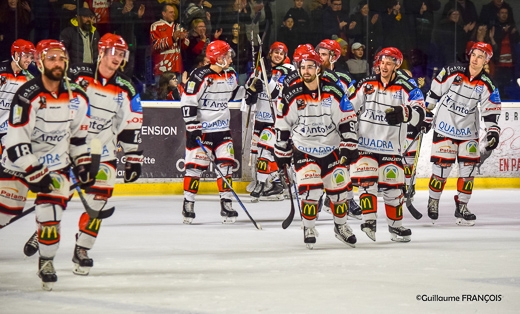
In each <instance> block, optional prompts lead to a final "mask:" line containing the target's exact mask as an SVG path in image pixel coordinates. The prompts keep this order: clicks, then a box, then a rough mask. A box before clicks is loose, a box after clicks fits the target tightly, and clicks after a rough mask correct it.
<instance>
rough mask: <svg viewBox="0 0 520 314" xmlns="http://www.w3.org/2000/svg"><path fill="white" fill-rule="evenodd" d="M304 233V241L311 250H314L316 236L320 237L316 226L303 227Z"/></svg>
mask: <svg viewBox="0 0 520 314" xmlns="http://www.w3.org/2000/svg"><path fill="white" fill-rule="evenodd" d="M303 234H304V238H303V242H304V243H305V245H306V246H307V248H308V249H309V250H312V249H313V248H314V244H315V243H316V237H318V231H316V228H315V227H312V228H307V227H303Z"/></svg>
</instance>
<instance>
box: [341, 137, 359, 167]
mask: <svg viewBox="0 0 520 314" xmlns="http://www.w3.org/2000/svg"><path fill="white" fill-rule="evenodd" d="M339 156H340V159H339V160H340V162H341V163H342V164H344V165H345V166H348V165H350V164H352V163H355V162H356V161H357V160H358V158H359V151H358V144H357V143H352V142H341V143H340V144H339Z"/></svg>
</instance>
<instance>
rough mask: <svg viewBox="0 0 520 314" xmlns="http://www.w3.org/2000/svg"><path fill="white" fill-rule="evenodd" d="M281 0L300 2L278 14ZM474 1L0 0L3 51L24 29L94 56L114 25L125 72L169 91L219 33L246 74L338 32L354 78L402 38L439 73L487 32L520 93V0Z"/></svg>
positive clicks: (505, 84) (508, 81)
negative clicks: (518, 18)
mask: <svg viewBox="0 0 520 314" xmlns="http://www.w3.org/2000/svg"><path fill="white" fill-rule="evenodd" d="M280 1H286V2H291V3H292V7H290V8H289V9H288V10H287V11H286V13H285V14H284V15H282V16H283V18H281V19H280V18H278V19H276V18H275V16H274V15H275V9H276V6H277V5H278V3H280ZM351 1H352V3H351ZM474 1H475V0H473V1H471V0H447V1H445V0H443V1H442V3H441V1H440V0H370V1H367V0H206V1H204V0H0V60H6V59H9V58H10V46H11V43H12V42H13V41H14V40H15V39H17V38H23V39H27V40H31V41H33V42H34V43H37V42H38V41H39V40H41V39H46V38H54V39H59V40H61V41H63V42H64V43H65V45H66V47H67V48H68V50H69V54H70V59H71V62H72V63H75V62H96V59H97V41H98V40H99V38H100V37H101V36H102V35H103V34H105V33H107V32H113V33H117V34H119V35H121V36H122V37H123V38H124V39H125V40H126V41H127V43H128V44H129V49H130V51H131V59H130V60H129V62H128V64H127V65H126V67H125V69H124V72H125V74H126V75H128V76H130V77H132V78H133V79H134V81H135V82H136V83H137V85H138V86H143V85H152V86H155V87H156V88H157V91H156V92H155V93H152V94H151V96H150V97H157V98H158V97H159V95H163V94H164V93H163V92H161V91H159V89H158V87H159V82H160V80H161V76H162V75H163V74H164V73H166V77H171V75H172V73H174V75H176V76H177V79H178V80H179V81H181V80H182V76H183V73H184V72H187V73H189V72H190V71H191V70H193V69H194V68H195V67H197V66H200V65H202V64H205V62H204V51H205V48H206V46H207V44H208V43H209V42H210V41H211V40H214V39H221V40H225V41H227V42H228V43H229V44H230V45H231V47H233V49H234V50H235V52H236V56H235V58H234V60H233V63H234V64H233V66H234V68H235V70H236V71H237V72H238V73H239V80H240V83H241V84H243V83H244V82H245V81H246V78H247V75H248V73H249V72H250V71H251V69H252V67H253V65H252V61H251V60H253V55H255V54H256V53H257V52H258V51H259V50H260V49H262V48H263V53H264V54H266V53H267V49H268V47H269V45H270V43H272V42H274V41H275V40H278V41H282V42H284V43H285V44H286V45H287V46H288V48H289V55H292V52H293V51H294V49H295V48H296V47H297V46H298V45H299V44H302V43H311V44H313V45H316V44H318V43H319V42H320V41H321V40H323V39H326V38H331V39H335V40H337V41H338V42H339V43H340V45H341V47H342V56H341V58H340V59H339V60H338V62H337V64H336V68H339V69H344V70H348V71H350V72H351V73H352V74H353V76H354V77H355V78H356V79H361V78H363V77H364V76H366V75H368V74H370V71H371V65H372V61H373V57H374V55H375V54H376V53H377V51H378V50H380V49H381V48H382V47H386V46H394V47H397V48H399V49H400V50H401V51H402V52H403V54H404V56H405V63H404V65H403V67H405V68H407V69H410V70H412V68H413V67H414V65H413V64H412V63H413V61H412V58H413V57H414V56H415V57H416V56H418V55H420V56H421V60H422V61H421V63H420V65H421V67H423V70H421V71H422V72H424V74H425V76H431V74H432V73H433V69H434V68H440V67H442V66H445V65H446V64H450V63H454V62H467V61H468V60H467V54H466V52H467V49H468V47H471V43H472V42H475V41H485V42H487V43H489V44H491V45H492V46H493V49H494V56H493V59H492V60H491V62H490V63H489V66H488V68H487V70H488V71H489V72H490V74H491V76H492V77H493V78H494V80H495V82H496V83H497V85H498V86H499V89H500V92H501V94H502V97H503V98H504V99H508V98H510V99H511V98H515V99H520V95H518V86H516V89H515V88H514V87H515V85H514V84H513V81H516V78H518V77H520V60H518V59H519V57H520V44H519V43H520V35H519V32H518V29H517V27H516V24H515V19H514V16H513V9H512V7H511V5H514V6H517V5H518V6H520V3H516V2H515V3H514V4H513V3H511V1H512V0H508V1H504V0H489V2H485V3H484V4H483V5H482V1H480V2H479V6H481V8H478V7H477V5H475V3H474ZM351 4H352V8H353V9H352V10H351ZM354 6H355V7H354ZM285 7H286V8H287V6H285ZM479 9H480V11H479ZM479 13H480V14H479ZM278 20H279V22H276V21H278ZM260 42H262V43H263V44H262V45H261V46H262V47H260ZM184 75H186V74H184ZM165 81H166V82H170V81H171V79H168V80H166V78H163V79H162V82H165ZM181 84H182V82H181ZM163 91H164V90H163ZM161 97H162V96H161Z"/></svg>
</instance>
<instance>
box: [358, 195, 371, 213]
mask: <svg viewBox="0 0 520 314" xmlns="http://www.w3.org/2000/svg"><path fill="white" fill-rule="evenodd" d="M359 203H360V204H359V205H360V206H361V209H362V210H363V211H365V210H374V208H375V207H374V200H373V197H372V196H371V195H366V196H362V197H360V198H359Z"/></svg>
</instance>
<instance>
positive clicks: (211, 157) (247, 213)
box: [196, 137, 262, 230]
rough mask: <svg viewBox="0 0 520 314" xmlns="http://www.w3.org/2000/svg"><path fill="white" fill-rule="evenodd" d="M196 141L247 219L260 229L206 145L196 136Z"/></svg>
mask: <svg viewBox="0 0 520 314" xmlns="http://www.w3.org/2000/svg"><path fill="white" fill-rule="evenodd" d="M196 141H197V144H198V145H199V146H200V148H201V149H202V150H203V151H204V154H206V157H208V159H209V161H210V162H211V163H212V164H213V167H214V168H215V170H216V171H217V172H218V174H219V175H220V176H221V177H222V179H224V180H225V181H226V184H227V186H228V187H229V189H230V190H231V193H233V196H234V197H235V199H236V200H237V202H238V204H240V207H242V209H243V210H244V212H245V213H246V215H247V217H249V220H251V222H252V223H253V225H255V227H256V229H258V230H262V226H261V225H260V224H259V223H257V222H256V221H255V220H254V219H253V217H251V215H250V214H249V212H248V211H247V209H246V207H245V206H244V204H243V203H242V201H241V200H240V198H238V195H237V193H236V192H235V190H234V189H233V187H232V186H231V184H229V182H227V179H226V176H224V174H223V173H222V171H220V169H219V168H218V166H217V164H216V163H215V158H214V157H213V155H211V154H210V153H209V152H208V151H207V150H206V147H204V145H202V142H201V139H200V137H197V138H196Z"/></svg>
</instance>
